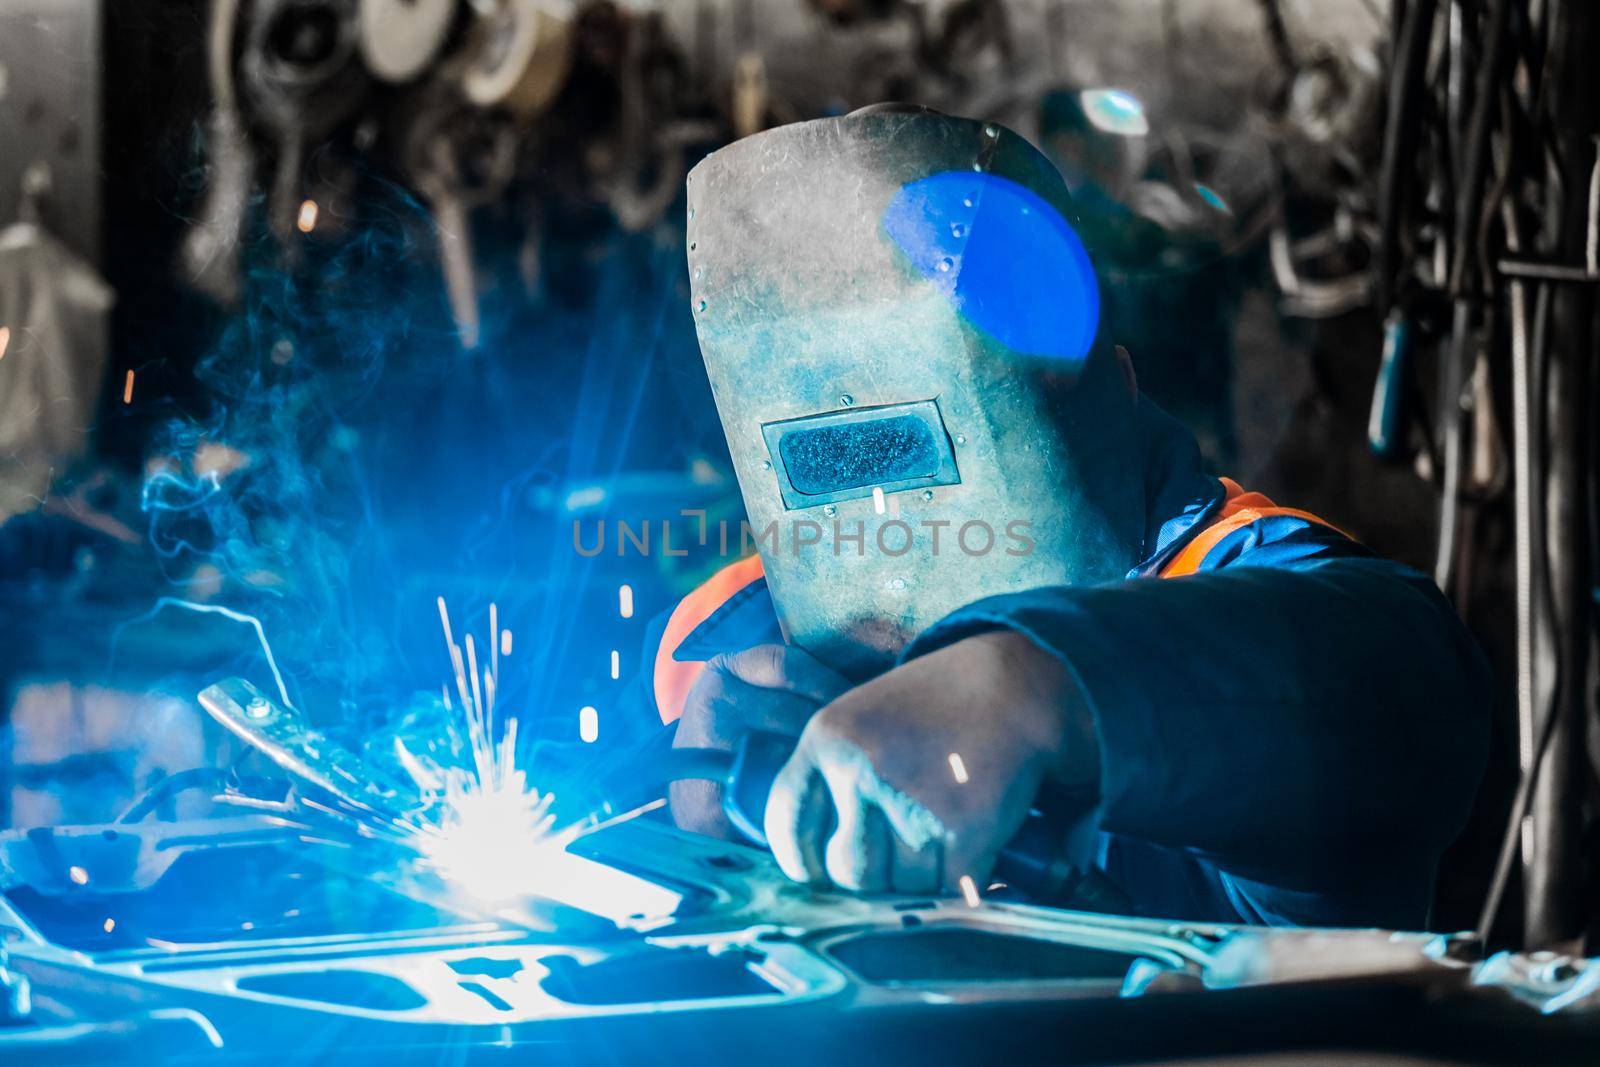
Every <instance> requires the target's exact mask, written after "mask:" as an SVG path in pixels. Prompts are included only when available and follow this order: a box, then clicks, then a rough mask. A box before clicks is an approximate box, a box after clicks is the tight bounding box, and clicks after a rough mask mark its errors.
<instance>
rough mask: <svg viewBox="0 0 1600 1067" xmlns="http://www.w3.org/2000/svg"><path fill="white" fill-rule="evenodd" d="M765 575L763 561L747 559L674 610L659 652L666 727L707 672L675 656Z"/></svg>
mask: <svg viewBox="0 0 1600 1067" xmlns="http://www.w3.org/2000/svg"><path fill="white" fill-rule="evenodd" d="M763 573H764V572H763V571H762V569H761V557H760V556H746V557H745V558H744V559H741V560H739V561H738V562H736V563H730V564H728V565H727V566H726V567H724V568H722V569H721V570H720V571H718V572H717V573H716V574H713V575H712V576H711V577H710V578H707V579H706V580H705V582H704V583H702V584H701V585H700V586H699V587H698V588H696V589H695V590H694V592H692V593H690V594H689V595H688V596H686V597H684V598H683V599H682V600H680V601H678V606H677V607H676V608H673V609H672V615H671V616H670V617H669V618H668V619H667V628H666V629H665V630H664V631H662V634H661V645H660V647H658V648H657V649H656V664H655V691H656V710H657V711H659V712H660V713H661V721H662V722H663V723H672V722H677V721H678V718H679V716H681V715H682V714H683V705H684V701H686V700H688V699H689V690H690V689H692V688H694V683H695V680H696V679H697V678H699V677H700V672H701V671H703V670H705V669H706V665H705V664H704V663H700V662H682V661H679V660H675V659H673V658H672V654H673V653H674V652H676V651H678V646H679V645H681V644H683V641H684V638H686V637H688V636H689V635H690V634H691V633H693V632H694V628H695V627H696V626H699V625H700V624H701V623H703V622H705V621H706V620H707V619H709V618H711V616H712V614H713V613H714V612H715V611H716V610H717V609H718V608H720V607H722V605H724V604H726V603H727V602H728V601H729V600H732V599H733V597H734V595H735V594H736V593H738V592H739V591H740V590H742V589H744V588H745V586H747V585H749V584H750V583H751V582H754V581H755V580H756V579H758V578H760V577H762V575H763Z"/></svg>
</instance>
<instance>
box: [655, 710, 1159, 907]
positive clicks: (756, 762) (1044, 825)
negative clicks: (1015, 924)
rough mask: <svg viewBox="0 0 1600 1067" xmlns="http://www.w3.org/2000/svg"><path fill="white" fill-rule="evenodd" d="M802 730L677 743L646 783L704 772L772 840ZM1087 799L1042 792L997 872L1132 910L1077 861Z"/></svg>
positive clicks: (1047, 898)
mask: <svg viewBox="0 0 1600 1067" xmlns="http://www.w3.org/2000/svg"><path fill="white" fill-rule="evenodd" d="M798 743H799V741H798V739H797V738H793V737H786V736H784V735H783V734H778V733H773V732H771V731H768V730H751V731H749V732H748V733H746V734H745V735H744V736H743V737H742V738H740V739H739V741H738V742H737V743H736V744H735V745H734V746H733V748H732V749H731V750H724V749H713V748H675V749H671V750H670V751H668V752H667V753H665V754H664V756H663V758H662V762H661V764H659V767H660V773H659V774H658V775H656V776H654V777H653V778H652V779H651V780H650V782H649V783H648V785H646V786H644V787H642V789H644V790H645V791H654V793H655V794H656V795H657V796H659V795H660V792H661V791H662V790H663V789H664V788H665V787H666V785H668V784H670V783H671V782H675V781H688V780H702V781H709V782H714V783H716V784H717V785H720V786H721V787H722V810H723V813H724V814H725V815H726V816H727V818H728V822H729V823H730V824H731V825H732V826H733V828H734V829H735V830H737V831H738V832H739V834H740V835H741V836H743V837H744V838H745V839H747V840H748V841H749V842H750V843H752V844H754V845H757V846H759V847H761V848H766V847H768V845H767V835H766V830H765V825H766V813H767V799H768V797H769V796H770V795H771V793H772V784H773V782H774V781H776V779H777V777H778V772H780V771H781V770H782V769H783V766H784V764H785V763H787V762H788V761H789V757H790V756H791V755H793V753H794V750H795V747H796V745H797V744H798ZM1086 808H1087V805H1086V803H1085V800H1084V798H1082V797H1081V796H1067V795H1057V794H1054V793H1050V792H1048V791H1046V792H1041V794H1040V796H1039V798H1037V800H1036V803H1035V805H1034V806H1033V808H1032V809H1031V810H1030V811H1029V812H1028V816H1027V818H1026V820H1024V822H1023V824H1022V828H1021V829H1020V830H1018V831H1017V833H1016V835H1015V836H1013V837H1012V838H1011V840H1010V842H1008V843H1007V844H1006V846H1005V847H1004V848H1002V849H1001V850H1000V854H999V856H998V857H997V858H996V860H995V865H994V870H993V872H992V874H991V877H992V879H993V880H994V881H996V882H1001V883H1004V884H1005V885H1006V886H1007V887H1008V888H1010V889H1012V890H1015V891H1016V892H1018V893H1020V894H1022V895H1023V896H1025V897H1027V898H1028V900H1029V901H1030V902H1032V903H1036V904H1050V905H1055V906H1058V907H1071V908H1076V909H1080V910H1084V911H1103V912H1126V911H1127V910H1128V909H1129V904H1128V900H1127V897H1126V896H1125V895H1124V894H1123V892H1122V890H1121V889H1120V888H1119V887H1118V886H1117V885H1116V884H1115V883H1114V882H1112V881H1111V879H1109V878H1108V877H1107V876H1106V875H1105V874H1104V872H1102V871H1100V870H1099V869H1098V868H1096V867H1094V866H1093V865H1092V864H1083V863H1079V862H1075V861H1074V859H1073V858H1072V856H1073V853H1074V851H1075V850H1074V849H1073V848H1072V847H1071V845H1070V843H1069V842H1070V841H1071V839H1072V838H1073V837H1074V836H1081V834H1082V832H1083V831H1084V829H1085V827H1084V825H1083V822H1084V816H1085V815H1086Z"/></svg>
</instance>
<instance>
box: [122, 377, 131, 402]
mask: <svg viewBox="0 0 1600 1067" xmlns="http://www.w3.org/2000/svg"><path fill="white" fill-rule="evenodd" d="M122 402H123V403H124V404H131V403H133V371H132V370H129V371H128V377H127V378H126V379H125V380H124V381H123V383H122Z"/></svg>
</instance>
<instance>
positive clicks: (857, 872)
mask: <svg viewBox="0 0 1600 1067" xmlns="http://www.w3.org/2000/svg"><path fill="white" fill-rule="evenodd" d="M1046 776H1049V777H1051V778H1053V779H1055V780H1056V781H1058V782H1060V783H1062V784H1063V785H1064V786H1066V787H1068V788H1073V789H1077V788H1086V789H1087V788H1092V787H1093V786H1094V785H1095V783H1096V782H1097V781H1098V777H1099V752H1098V745H1097V742H1096V740H1095V729H1094V724H1093V719H1092V716H1091V715H1090V713H1089V710H1088V705H1087V702H1086V701H1085V700H1084V699H1083V697H1082V695H1081V693H1080V692H1079V690H1078V686H1077V683H1076V682H1074V681H1073V680H1072V678H1071V676H1070V674H1069V673H1068V672H1067V670H1066V669H1065V668H1064V667H1063V665H1062V664H1061V662H1060V661H1059V660H1058V659H1057V658H1056V657H1055V656H1054V655H1052V654H1051V653H1049V652H1046V651H1045V650H1043V649H1041V648H1040V647H1039V646H1037V645H1035V644H1034V643H1033V642H1032V641H1031V640H1029V639H1028V638H1026V637H1023V636H1021V635H1020V634H1017V633H1014V632H1011V631H997V632H993V633H986V634H979V635H977V636H975V637H969V638H966V639H964V640H961V641H957V642H955V643H953V644H950V645H947V646H945V647H944V648H941V649H939V650H937V651H934V652H930V653H928V654H927V655H924V656H921V657H919V658H917V659H913V660H911V661H909V662H907V663H904V664H902V665H901V666H899V667H896V668H895V669H893V670H891V671H889V672H888V673H886V674H883V675H880V676H879V677H877V678H875V679H873V680H872V681H870V682H867V683H865V684H864V685H861V686H860V687H858V688H856V689H852V690H850V691H849V692H848V693H845V694H844V695H843V696H841V697H839V698H838V699H837V700H835V701H833V702H832V703H831V704H829V705H828V706H827V707H825V708H823V709H822V710H821V711H819V712H817V714H816V715H814V716H812V717H811V719H810V721H809V722H808V723H807V724H806V728H805V731H804V732H803V733H802V734H801V737H800V745H799V747H798V748H797V749H796V751H795V753H794V755H793V757H791V758H790V760H789V762H788V764H787V765H786V766H785V767H784V769H783V771H782V772H781V773H780V774H779V775H778V778H777V780H776V782H775V783H774V785H773V788H772V793H771V796H770V798H769V799H768V801H767V812H766V832H767V838H768V841H769V844H770V845H771V848H772V853H773V856H774V857H775V858H776V859H777V861H778V864H779V866H781V867H782V868H783V870H784V873H786V874H787V875H788V876H789V877H790V878H793V879H794V880H795V881H799V882H810V883H813V884H818V885H825V884H828V883H832V884H833V885H835V886H837V887H839V888H841V889H847V890H852V891H858V892H883V891H893V892H899V893H932V892H954V891H955V890H956V889H958V888H962V887H961V880H962V878H963V876H967V877H970V878H972V879H973V885H975V886H977V887H982V886H984V885H986V884H987V882H986V878H987V876H988V874H989V871H990V870H991V868H992V867H993V866H994V862H995V858H996V856H997V855H998V853H999V851H1000V849H1001V848H1002V847H1003V846H1004V845H1005V844H1006V842H1008V841H1009V840H1010V839H1011V837H1012V836H1013V835H1014V834H1015V833H1016V831H1017V830H1018V828H1019V827H1020V826H1021V825H1022V822H1023V819H1024V818H1025V817H1026V816H1027V813H1028V808H1029V806H1030V804H1031V803H1032V802H1033V799H1034V796H1035V794H1036V793H1037V792H1038V790H1039V786H1040V785H1041V783H1042V782H1043V781H1044V779H1045V778H1046Z"/></svg>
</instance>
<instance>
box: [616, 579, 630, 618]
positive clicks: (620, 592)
mask: <svg viewBox="0 0 1600 1067" xmlns="http://www.w3.org/2000/svg"><path fill="white" fill-rule="evenodd" d="M617 613H618V614H619V615H621V616H622V617H623V618H624V619H631V618H633V586H631V585H619V586H617Z"/></svg>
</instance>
